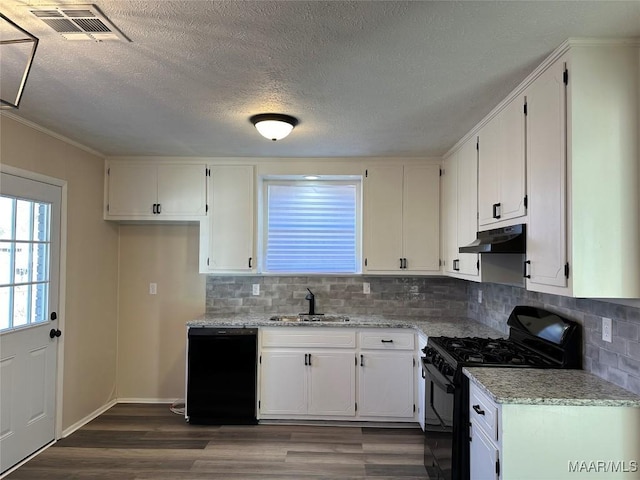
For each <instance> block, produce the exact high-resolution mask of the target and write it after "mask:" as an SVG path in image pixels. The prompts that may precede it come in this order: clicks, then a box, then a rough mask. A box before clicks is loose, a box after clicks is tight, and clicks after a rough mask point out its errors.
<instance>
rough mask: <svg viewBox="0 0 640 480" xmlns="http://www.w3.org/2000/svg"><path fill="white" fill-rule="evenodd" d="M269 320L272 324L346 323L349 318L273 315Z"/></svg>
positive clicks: (341, 316)
mask: <svg viewBox="0 0 640 480" xmlns="http://www.w3.org/2000/svg"><path fill="white" fill-rule="evenodd" d="M269 320H271V321H272V322H332V323H342V322H348V321H349V317H346V316H344V315H304V314H298V315H274V316H273V317H271V318H270V319H269Z"/></svg>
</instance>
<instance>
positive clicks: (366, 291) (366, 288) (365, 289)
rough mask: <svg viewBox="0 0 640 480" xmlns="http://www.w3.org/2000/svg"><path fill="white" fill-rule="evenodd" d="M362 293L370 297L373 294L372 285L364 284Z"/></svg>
mask: <svg viewBox="0 0 640 480" xmlns="http://www.w3.org/2000/svg"><path fill="white" fill-rule="evenodd" d="M362 293H364V294H365V295H369V294H370V293H371V284H370V283H367V282H364V283H363V284H362Z"/></svg>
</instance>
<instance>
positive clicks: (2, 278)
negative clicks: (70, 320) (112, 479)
mask: <svg viewBox="0 0 640 480" xmlns="http://www.w3.org/2000/svg"><path fill="white" fill-rule="evenodd" d="M60 201H61V189H60V187H57V186H53V185H49V184H46V183H42V182H37V181H33V180H28V179H25V178H21V177H17V176H14V175H8V174H6V173H2V174H1V178H0V382H1V388H0V451H1V452H2V454H1V455H0V471H5V470H7V469H8V468H10V467H12V466H13V465H15V464H16V463H18V462H19V461H21V460H22V459H24V458H25V457H27V456H29V455H30V454H32V453H33V452H35V451H36V450H38V449H39V448H41V447H43V446H45V445H46V444H48V443H49V442H51V441H53V440H54V438H55V398H56V395H55V390H56V371H57V349H58V345H57V344H58V338H59V336H60V331H59V330H58V318H57V312H58V298H59V288H58V283H59V282H58V280H59V276H58V275H59V263H60V261H59V251H60Z"/></svg>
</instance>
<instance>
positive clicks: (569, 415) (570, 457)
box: [469, 380, 640, 480]
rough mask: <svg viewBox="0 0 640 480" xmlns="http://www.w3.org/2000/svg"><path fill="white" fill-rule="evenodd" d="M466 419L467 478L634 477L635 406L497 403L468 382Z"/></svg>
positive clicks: (639, 447)
mask: <svg viewBox="0 0 640 480" xmlns="http://www.w3.org/2000/svg"><path fill="white" fill-rule="evenodd" d="M540 388H542V389H543V388H544V386H543V385H541V387H540ZM603 391H604V390H603ZM469 420H470V425H471V426H470V431H469V438H470V444H469V456H470V463H469V466H470V472H471V475H470V479H471V480H500V479H504V480H510V479H518V480H563V479H566V480H576V479H585V480H586V479H595V478H598V479H607V480H609V479H614V478H615V479H621V480H632V479H633V480H638V479H640V464H639V462H638V452H640V437H639V436H638V435H637V428H636V427H637V425H640V409H638V408H637V407H633V406H629V407H626V406H608V405H595V404H594V405H590V404H588V403H586V404H583V405H554V404H516V403H501V404H497V403H496V402H494V401H493V400H492V399H490V398H489V396H487V395H486V394H485V392H484V391H483V390H482V389H481V387H479V386H478V385H477V384H476V383H475V382H474V381H473V380H469Z"/></svg>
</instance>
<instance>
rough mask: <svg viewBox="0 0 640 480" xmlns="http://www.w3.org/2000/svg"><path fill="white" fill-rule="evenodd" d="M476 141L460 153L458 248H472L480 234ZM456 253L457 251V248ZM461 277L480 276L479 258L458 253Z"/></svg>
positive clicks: (471, 142)
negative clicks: (472, 243)
mask: <svg viewBox="0 0 640 480" xmlns="http://www.w3.org/2000/svg"><path fill="white" fill-rule="evenodd" d="M476 142H477V139H476V137H473V138H471V139H469V140H467V141H466V142H465V143H464V145H462V147H460V150H458V152H457V159H458V172H457V173H458V186H457V194H458V195H457V197H458V198H457V217H458V229H457V230H458V231H457V233H458V243H457V245H456V247H464V246H465V245H469V244H470V243H471V242H473V241H474V240H475V239H476V234H477V233H478V149H477V143H476ZM456 252H458V249H457V248H456ZM457 255H458V256H457V257H456V258H458V259H459V260H460V261H459V262H458V268H459V269H460V271H459V273H462V274H465V275H473V276H478V274H479V272H478V254H477V253H457Z"/></svg>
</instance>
